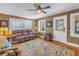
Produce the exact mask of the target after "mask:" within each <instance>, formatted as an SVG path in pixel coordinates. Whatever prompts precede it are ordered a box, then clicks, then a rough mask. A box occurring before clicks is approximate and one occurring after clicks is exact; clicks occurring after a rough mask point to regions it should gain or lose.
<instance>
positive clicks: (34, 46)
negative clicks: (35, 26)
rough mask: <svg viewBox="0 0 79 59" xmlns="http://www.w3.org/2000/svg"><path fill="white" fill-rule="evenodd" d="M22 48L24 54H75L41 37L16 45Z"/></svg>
mask: <svg viewBox="0 0 79 59" xmlns="http://www.w3.org/2000/svg"><path fill="white" fill-rule="evenodd" d="M14 46H16V47H18V48H19V49H20V50H21V54H22V56H74V52H71V51H70V50H69V49H67V48H65V47H62V46H57V45H54V44H51V43H49V42H47V41H44V40H41V39H35V40H31V41H28V42H24V43H21V44H16V45H14Z"/></svg>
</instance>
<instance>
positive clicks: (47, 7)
mask: <svg viewBox="0 0 79 59" xmlns="http://www.w3.org/2000/svg"><path fill="white" fill-rule="evenodd" d="M49 8H50V6H46V7H43V8H41V9H49Z"/></svg>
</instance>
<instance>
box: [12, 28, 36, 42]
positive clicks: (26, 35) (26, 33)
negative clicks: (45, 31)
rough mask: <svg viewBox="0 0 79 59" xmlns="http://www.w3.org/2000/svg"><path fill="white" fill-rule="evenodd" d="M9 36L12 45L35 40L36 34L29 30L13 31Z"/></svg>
mask: <svg viewBox="0 0 79 59" xmlns="http://www.w3.org/2000/svg"><path fill="white" fill-rule="evenodd" d="M11 36H12V42H13V43H21V42H25V41H28V40H32V39H35V38H37V34H36V33H33V32H32V30H31V29H24V30H13V31H12V35H11Z"/></svg>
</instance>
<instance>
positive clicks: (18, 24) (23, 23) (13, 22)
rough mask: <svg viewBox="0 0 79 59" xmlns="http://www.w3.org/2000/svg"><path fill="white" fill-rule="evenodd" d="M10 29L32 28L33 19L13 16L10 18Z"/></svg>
mask: <svg viewBox="0 0 79 59" xmlns="http://www.w3.org/2000/svg"><path fill="white" fill-rule="evenodd" d="M10 29H11V30H22V29H32V21H31V20H23V19H16V18H11V19H10Z"/></svg>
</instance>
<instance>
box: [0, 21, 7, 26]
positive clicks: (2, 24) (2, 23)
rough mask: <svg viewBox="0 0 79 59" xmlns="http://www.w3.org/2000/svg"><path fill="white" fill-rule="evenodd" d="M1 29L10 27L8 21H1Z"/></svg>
mask: <svg viewBox="0 0 79 59" xmlns="http://www.w3.org/2000/svg"><path fill="white" fill-rule="evenodd" d="M0 27H8V20H0Z"/></svg>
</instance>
